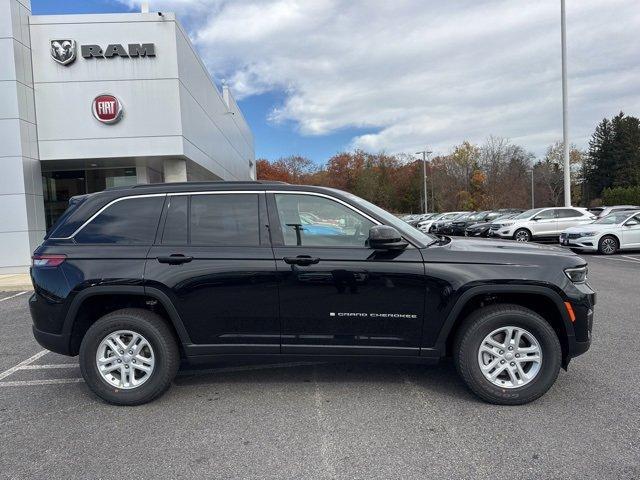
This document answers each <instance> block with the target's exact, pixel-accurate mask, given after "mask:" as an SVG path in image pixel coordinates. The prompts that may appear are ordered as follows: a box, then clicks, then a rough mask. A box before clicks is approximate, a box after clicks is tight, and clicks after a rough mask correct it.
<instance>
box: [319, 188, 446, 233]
mask: <svg viewBox="0 0 640 480" xmlns="http://www.w3.org/2000/svg"><path fill="white" fill-rule="evenodd" d="M328 190H333V191H335V192H338V193H341V194H342V195H345V196H346V197H347V198H349V199H350V200H351V201H353V202H354V203H356V204H357V205H362V206H363V207H365V208H367V209H368V210H371V211H372V212H373V213H375V214H376V215H378V216H379V217H380V218H382V219H383V220H384V223H385V224H387V225H390V226H392V227H393V228H395V229H396V230H398V231H400V232H406V229H407V227H409V226H408V225H407V224H406V223H405V222H403V221H402V220H400V219H399V218H398V217H396V216H395V215H392V214H390V213H389V212H387V211H386V210H384V209H382V208H380V207H379V206H377V205H374V204H373V203H371V202H367V201H366V200H365V199H363V198H360V197H358V196H356V195H353V194H352V193H348V192H344V191H342V190H335V189H333V188H329V189H328ZM409 228H411V227H409ZM411 236H413V237H415V238H417V239H418V240H419V241H420V242H422V243H424V244H425V245H428V244H429V243H431V242H432V241H434V240H437V238H436V237H434V236H433V235H429V234H427V233H423V232H421V231H420V230H418V229H417V228H416V229H415V230H414V229H413V228H411Z"/></svg>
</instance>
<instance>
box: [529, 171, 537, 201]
mask: <svg viewBox="0 0 640 480" xmlns="http://www.w3.org/2000/svg"><path fill="white" fill-rule="evenodd" d="M529 171H530V172H531V208H532V209H534V208H536V207H535V203H536V202H535V194H534V192H535V187H534V183H533V167H531V170H529Z"/></svg>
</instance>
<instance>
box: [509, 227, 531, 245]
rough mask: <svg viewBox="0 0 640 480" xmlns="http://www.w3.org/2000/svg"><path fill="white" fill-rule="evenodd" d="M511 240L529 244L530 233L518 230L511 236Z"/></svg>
mask: <svg viewBox="0 0 640 480" xmlns="http://www.w3.org/2000/svg"><path fill="white" fill-rule="evenodd" d="M513 239H514V240H515V241H516V242H530V241H531V232H530V231H529V230H527V229H526V228H519V229H518V230H516V231H515V232H514V234H513Z"/></svg>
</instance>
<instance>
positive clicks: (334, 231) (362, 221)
mask: <svg viewBox="0 0 640 480" xmlns="http://www.w3.org/2000/svg"><path fill="white" fill-rule="evenodd" d="M276 205H277V207H278V217H279V220H280V226H281V229H282V235H283V237H284V244H285V245H286V246H303V247H364V245H365V242H366V239H367V237H368V236H369V229H370V228H371V227H372V226H374V225H375V223H374V222H372V221H371V220H368V219H366V218H365V217H363V216H362V215H359V214H358V213H356V212H355V211H353V210H352V209H351V208H349V207H347V206H345V205H342V204H341V203H338V202H336V201H334V200H330V199H328V198H324V197H319V196H315V195H299V194H277V195H276Z"/></svg>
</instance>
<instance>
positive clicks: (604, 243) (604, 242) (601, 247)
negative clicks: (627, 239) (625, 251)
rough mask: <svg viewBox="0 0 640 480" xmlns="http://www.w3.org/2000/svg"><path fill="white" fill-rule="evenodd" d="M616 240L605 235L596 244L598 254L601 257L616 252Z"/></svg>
mask: <svg viewBox="0 0 640 480" xmlns="http://www.w3.org/2000/svg"><path fill="white" fill-rule="evenodd" d="M618 247H619V245H618V240H617V239H616V237H613V236H611V235H605V236H604V237H602V238H601V239H600V241H599V242H598V252H600V253H601V254H602V255H613V254H614V253H616V252H617V251H618Z"/></svg>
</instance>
